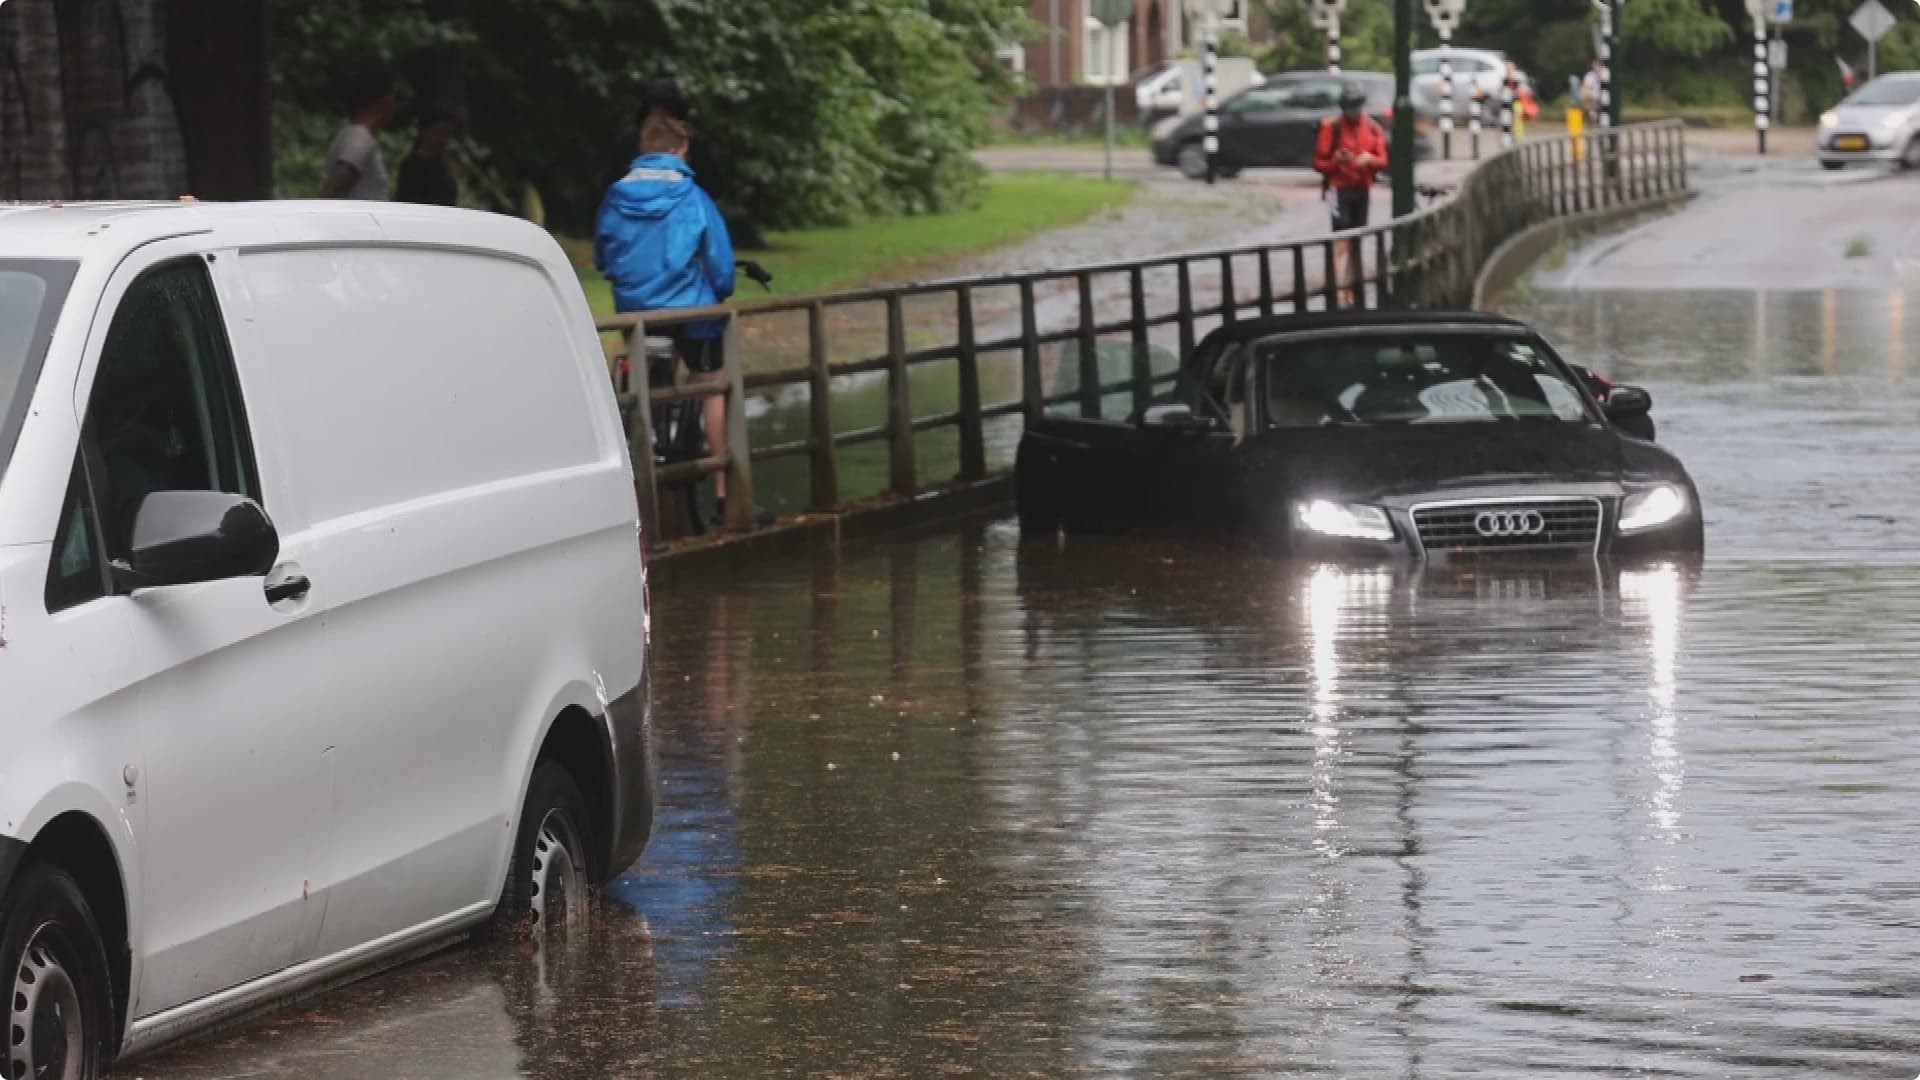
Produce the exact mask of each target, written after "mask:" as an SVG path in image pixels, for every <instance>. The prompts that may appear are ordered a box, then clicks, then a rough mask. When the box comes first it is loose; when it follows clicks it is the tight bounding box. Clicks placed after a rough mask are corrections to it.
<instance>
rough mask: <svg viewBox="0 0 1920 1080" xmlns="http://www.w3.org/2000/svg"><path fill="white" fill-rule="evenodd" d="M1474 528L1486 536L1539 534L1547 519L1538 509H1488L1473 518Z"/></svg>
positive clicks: (1545, 527)
mask: <svg viewBox="0 0 1920 1080" xmlns="http://www.w3.org/2000/svg"><path fill="white" fill-rule="evenodd" d="M1473 529H1474V531H1475V532H1477V533H1479V534H1480V535H1481V536H1486V537H1501V536H1539V535H1540V534H1541V533H1544V532H1546V531H1547V519H1546V518H1545V517H1543V516H1541V514H1540V511H1538V510H1487V511H1483V512H1482V513H1481V514H1480V515H1479V516H1478V517H1476V518H1474V519H1473Z"/></svg>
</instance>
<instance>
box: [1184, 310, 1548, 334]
mask: <svg viewBox="0 0 1920 1080" xmlns="http://www.w3.org/2000/svg"><path fill="white" fill-rule="evenodd" d="M1442 325H1445V326H1461V325H1466V326H1486V327H1500V328H1504V329H1509V330H1514V329H1517V330H1531V327H1529V326H1528V325H1527V324H1526V323H1523V322H1521V321H1519V320H1518V319H1510V318H1507V317H1506V316H1504V315H1490V314H1488V313H1486V312H1484V311H1373V310H1368V311H1333V312H1327V311H1314V312H1308V313H1306V314H1302V315H1271V316H1266V317H1263V318H1258V319H1242V320H1240V321H1239V322H1236V323H1234V324H1233V325H1231V326H1222V327H1220V328H1219V329H1217V330H1215V331H1214V332H1213V333H1211V334H1208V335H1207V336H1206V339H1205V340H1206V341H1208V342H1211V341H1215V340H1240V341H1249V340H1252V339H1254V338H1263V337H1271V336H1273V335H1275V334H1288V333H1298V332H1304V331H1314V330H1339V329H1342V328H1345V327H1353V328H1355V329H1360V328H1368V329H1373V328H1378V327H1382V326H1406V327H1420V326H1442Z"/></svg>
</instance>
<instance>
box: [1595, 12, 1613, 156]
mask: <svg viewBox="0 0 1920 1080" xmlns="http://www.w3.org/2000/svg"><path fill="white" fill-rule="evenodd" d="M1597 6H1598V7H1599V8H1600V126H1601V127H1602V128H1610V127H1612V126H1613V5H1612V4H1609V3H1604V2H1602V3H1600V4H1598V5H1597Z"/></svg>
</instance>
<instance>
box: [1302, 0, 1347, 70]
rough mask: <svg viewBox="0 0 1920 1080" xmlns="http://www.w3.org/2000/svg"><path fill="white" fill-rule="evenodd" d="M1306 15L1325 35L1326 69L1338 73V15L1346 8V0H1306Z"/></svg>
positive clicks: (1339, 57)
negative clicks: (1307, 7) (1307, 6)
mask: <svg viewBox="0 0 1920 1080" xmlns="http://www.w3.org/2000/svg"><path fill="white" fill-rule="evenodd" d="M1308 2H1309V4H1310V7H1309V9H1308V12H1307V14H1308V17H1309V18H1310V19H1311V20H1312V21H1313V25H1314V26H1316V27H1318V28H1319V29H1320V30H1322V31H1323V32H1325V33H1326V35H1327V70H1328V71H1329V72H1331V73H1332V74H1335V75H1338V74H1340V60H1341V56H1340V15H1341V13H1342V12H1344V11H1346V10H1347V0H1308Z"/></svg>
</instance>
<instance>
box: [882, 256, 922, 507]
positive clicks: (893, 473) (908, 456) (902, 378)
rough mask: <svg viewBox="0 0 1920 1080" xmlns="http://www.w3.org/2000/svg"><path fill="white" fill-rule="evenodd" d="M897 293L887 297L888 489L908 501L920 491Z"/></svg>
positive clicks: (902, 319) (903, 323)
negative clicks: (915, 464)
mask: <svg viewBox="0 0 1920 1080" xmlns="http://www.w3.org/2000/svg"><path fill="white" fill-rule="evenodd" d="M903 304H904V301H902V300H901V297H900V294H899V293H892V294H890V295H889V296H888V297H887V487H888V490H890V491H891V492H892V493H893V494H895V495H899V496H902V497H911V496H912V495H913V493H914V492H915V491H917V490H918V489H919V479H918V477H917V475H916V474H915V472H914V467H913V391H912V389H911V383H910V382H909V381H908V380H909V378H910V377H911V375H912V372H911V371H910V370H909V369H908V367H907V323H906V311H905V310H904V307H903Z"/></svg>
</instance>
